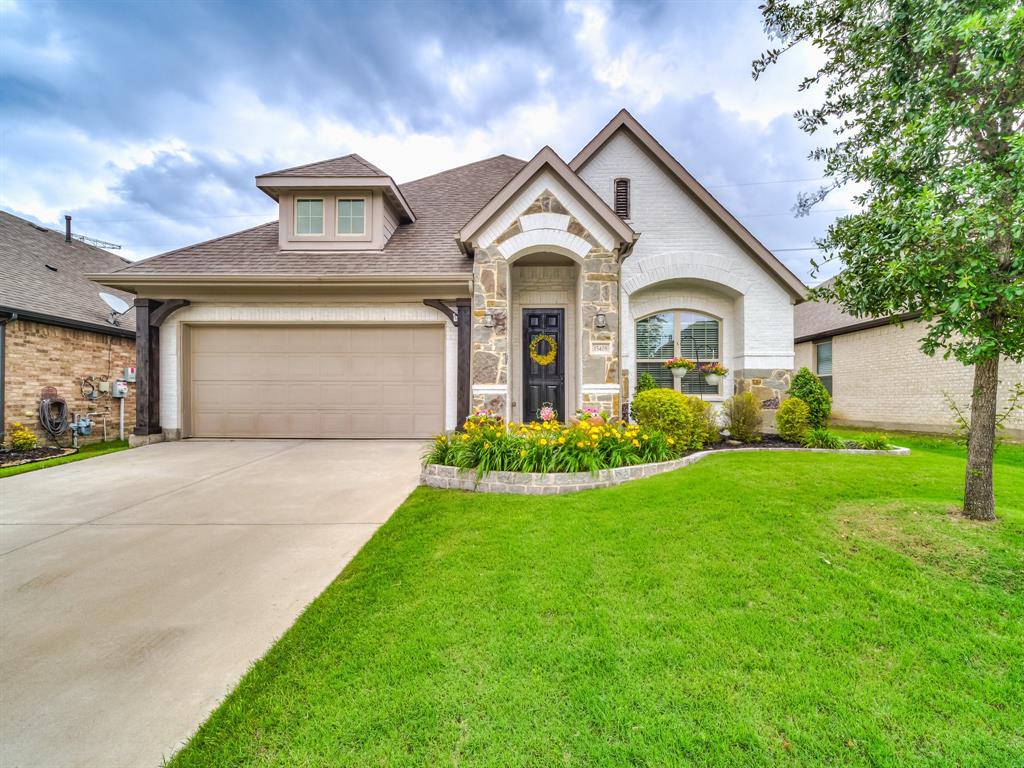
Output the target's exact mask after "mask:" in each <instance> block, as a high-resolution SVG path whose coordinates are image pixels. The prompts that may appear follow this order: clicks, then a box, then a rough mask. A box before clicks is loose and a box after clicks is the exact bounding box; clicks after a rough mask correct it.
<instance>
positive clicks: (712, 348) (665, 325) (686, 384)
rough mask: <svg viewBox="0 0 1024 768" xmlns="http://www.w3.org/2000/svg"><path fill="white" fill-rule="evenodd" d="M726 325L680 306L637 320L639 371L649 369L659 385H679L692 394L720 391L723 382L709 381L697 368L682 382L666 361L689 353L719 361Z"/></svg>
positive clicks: (700, 359) (699, 358)
mask: <svg viewBox="0 0 1024 768" xmlns="http://www.w3.org/2000/svg"><path fill="white" fill-rule="evenodd" d="M721 336H722V325H721V323H720V322H719V321H718V319H717V318H714V317H711V316H710V315H704V314H701V313H700V312H693V311H691V310H688V309H677V310H673V311H671V312H659V313H658V314H656V315H650V316H649V317H645V318H643V319H641V320H637V321H636V375H637V378H639V377H640V375H641V374H643V373H649V374H651V376H653V377H654V380H655V381H656V382H658V386H659V387H665V388H666V389H673V388H678V389H679V390H680V391H682V392H685V393H686V394H688V395H717V394H719V393H720V389H721V384H714V385H712V384H708V383H707V382H706V381H704V377H703V376H702V375H700V374H699V373H698V372H697V371H696V370H694V371H691V372H690V373H688V374H687V375H686V376H685V377H683V379H682V380H680V381H679V384H678V385H677V384H676V380H675V379H673V378H672V372H671V371H669V370H668V369H667V368H665V367H664V365H663V364H664V362H665V361H666V360H669V359H671V358H673V357H688V358H690V359H691V360H696V361H698V362H700V363H711V362H718V361H719V360H720V356H721V354H722V352H721V350H722V345H721Z"/></svg>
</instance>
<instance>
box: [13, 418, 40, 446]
mask: <svg viewBox="0 0 1024 768" xmlns="http://www.w3.org/2000/svg"><path fill="white" fill-rule="evenodd" d="M11 427H12V429H11V449H12V450H15V451H31V450H32V449H33V448H35V447H37V446H38V445H39V438H37V437H36V436H35V433H34V432H33V431H32V430H31V429H29V428H28V427H26V426H25V425H24V424H21V423H20V422H17V421H16V422H14V423H13V424H11Z"/></svg>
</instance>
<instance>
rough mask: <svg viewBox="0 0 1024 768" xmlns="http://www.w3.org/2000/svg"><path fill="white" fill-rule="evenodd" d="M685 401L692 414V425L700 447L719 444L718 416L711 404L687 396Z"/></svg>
mask: <svg viewBox="0 0 1024 768" xmlns="http://www.w3.org/2000/svg"><path fill="white" fill-rule="evenodd" d="M686 399H687V401H688V402H689V404H690V410H691V411H692V412H693V424H694V427H695V428H696V429H697V432H698V434H699V436H700V441H701V443H702V445H703V446H708V445H715V444H716V443H720V442H721V441H722V435H721V433H720V432H719V426H718V414H716V413H715V409H714V407H712V405H711V403H709V402H708V401H706V400H701V399H700V398H699V397H692V396H687V397H686Z"/></svg>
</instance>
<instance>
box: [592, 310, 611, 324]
mask: <svg viewBox="0 0 1024 768" xmlns="http://www.w3.org/2000/svg"><path fill="white" fill-rule="evenodd" d="M594 327H595V328H607V327H608V318H607V317H605V314H604V312H598V313H597V314H596V315H594Z"/></svg>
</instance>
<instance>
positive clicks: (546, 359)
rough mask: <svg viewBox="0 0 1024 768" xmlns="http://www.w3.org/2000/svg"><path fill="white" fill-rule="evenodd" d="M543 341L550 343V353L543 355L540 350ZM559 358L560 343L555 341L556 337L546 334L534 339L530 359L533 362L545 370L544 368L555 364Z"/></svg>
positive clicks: (531, 344)
mask: <svg viewBox="0 0 1024 768" xmlns="http://www.w3.org/2000/svg"><path fill="white" fill-rule="evenodd" d="M542 341H546V342H547V343H548V351H547V352H545V353H544V354H543V355H542V354H541V353H540V351H539V349H538V348H539V347H540V343H541V342H542ZM557 356H558V342H557V341H555V338H554V336H548V335H547V334H546V333H541V334H538V335H537V336H534V337H533V341H531V342H530V359H531V360H533V362H535V363H536V364H537V365H539V366H541V367H542V368H543V367H544V366H546V365H551V364H552V363H553V362H555V358H556V357H557Z"/></svg>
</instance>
